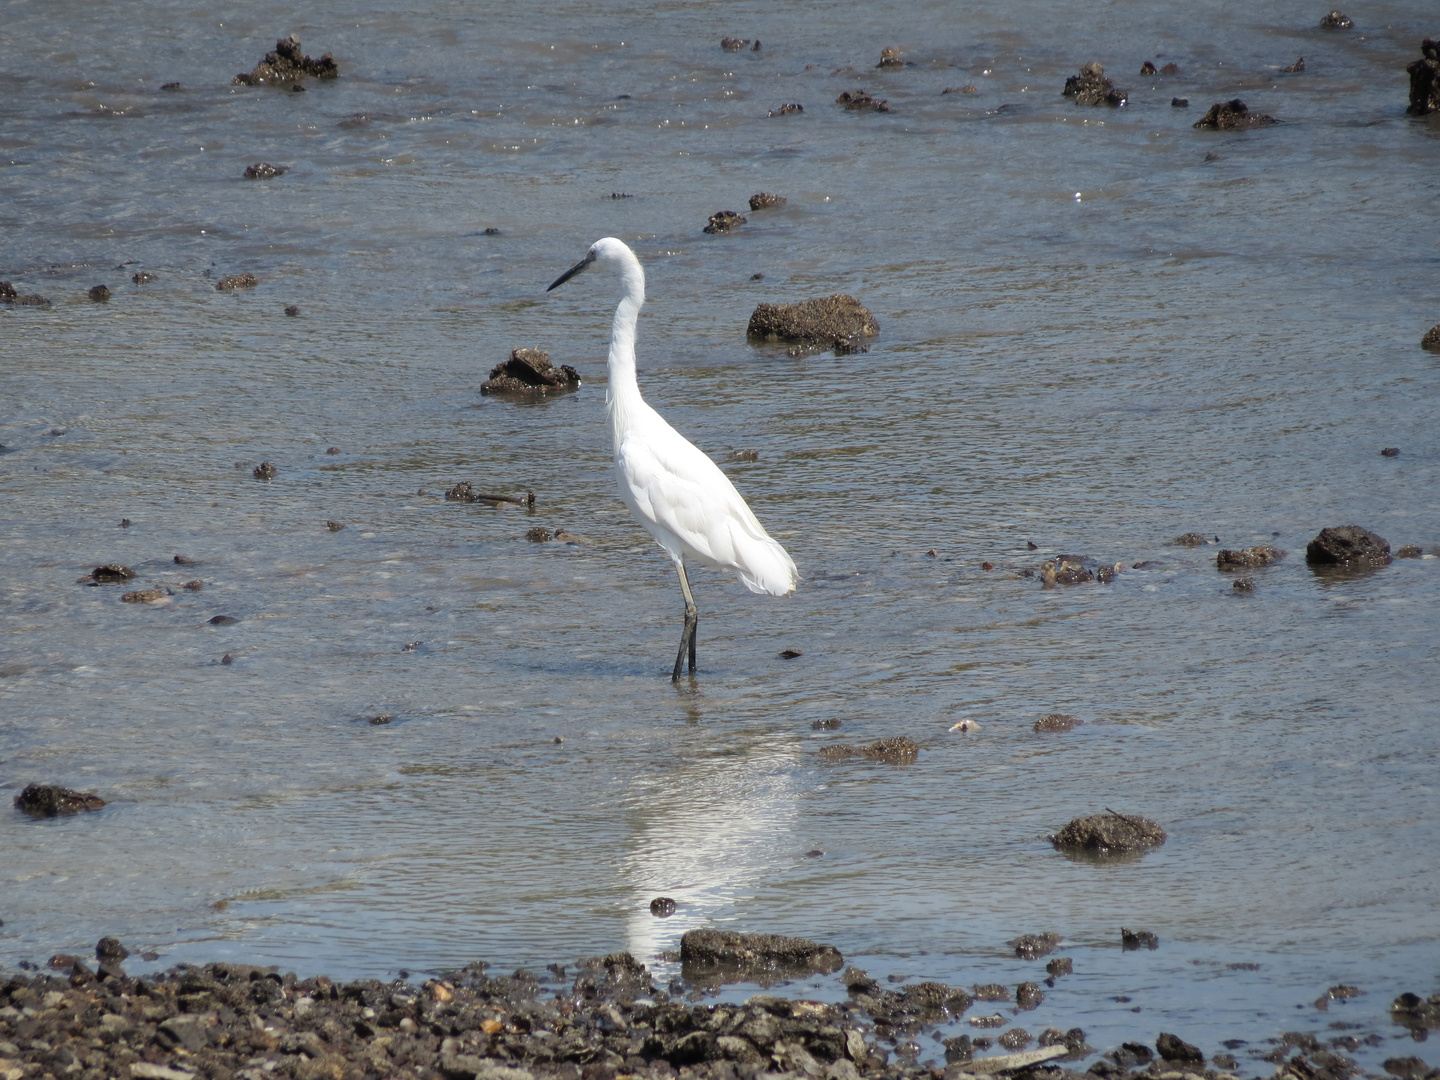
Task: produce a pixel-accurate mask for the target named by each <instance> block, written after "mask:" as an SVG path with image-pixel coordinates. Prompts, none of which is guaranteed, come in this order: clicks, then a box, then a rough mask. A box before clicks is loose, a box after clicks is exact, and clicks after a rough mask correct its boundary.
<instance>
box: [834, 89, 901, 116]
mask: <svg viewBox="0 0 1440 1080" xmlns="http://www.w3.org/2000/svg"><path fill="white" fill-rule="evenodd" d="M835 104H836V105H844V106H845V108H847V109H850V110H851V111H853V112H890V111H891V109H890V102H888V101H886V100H885V99H884V98H877V97H871V96H870V92H869V91H868V90H845V91H843V92H842V93H841V94H840V96H839V97H837V98H836V99H835Z"/></svg>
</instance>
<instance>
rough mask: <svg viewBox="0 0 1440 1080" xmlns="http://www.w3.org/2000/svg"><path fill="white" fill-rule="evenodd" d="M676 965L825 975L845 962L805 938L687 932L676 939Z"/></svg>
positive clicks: (828, 948) (832, 950)
mask: <svg viewBox="0 0 1440 1080" xmlns="http://www.w3.org/2000/svg"><path fill="white" fill-rule="evenodd" d="M680 963H681V964H682V965H684V967H686V968H688V969H691V970H702V971H703V970H707V969H715V968H724V969H730V970H733V971H736V972H764V971H811V972H816V973H818V974H821V975H829V974H830V973H831V972H835V971H839V970H840V968H841V967H843V966H844V963H845V959H844V957H842V956H841V955H840V950H839V949H837V948H835V947H834V946H833V945H818V944H816V943H815V942H813V941H810V940H808V939H806V938H797V937H781V936H779V935H776V934H737V933H735V932H734V931H730V930H690V931H687V932H686V933H685V934H684V935H683V936H682V937H681V938H680ZM687 978H688V976H687Z"/></svg>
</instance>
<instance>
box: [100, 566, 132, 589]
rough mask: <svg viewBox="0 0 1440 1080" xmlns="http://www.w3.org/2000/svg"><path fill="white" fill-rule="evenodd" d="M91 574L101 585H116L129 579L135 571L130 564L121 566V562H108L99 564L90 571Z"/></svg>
mask: <svg viewBox="0 0 1440 1080" xmlns="http://www.w3.org/2000/svg"><path fill="white" fill-rule="evenodd" d="M90 576H91V577H92V578H94V579H95V582H96V584H99V585H114V584H118V583H119V582H122V581H129V580H130V579H131V578H133V577H134V576H135V571H134V570H131V569H130V567H128V566H121V565H120V564H119V563H106V564H105V565H104V566H97V567H95V569H94V570H91V571H90Z"/></svg>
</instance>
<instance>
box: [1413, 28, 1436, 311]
mask: <svg viewBox="0 0 1440 1080" xmlns="http://www.w3.org/2000/svg"><path fill="white" fill-rule="evenodd" d="M1405 70H1406V71H1407V72H1409V74H1410V105H1409V107H1408V108H1406V110H1405V111H1406V112H1408V113H1409V114H1410V115H1411V116H1425V115H1427V114H1428V113H1432V112H1434V111H1435V110H1437V109H1440V40H1436V39H1434V38H1426V39H1425V40H1424V41H1422V42H1421V43H1420V59H1419V60H1416V61H1415V62H1414V63H1412V64H1411V65H1410V66H1409V67H1407V68H1406V69H1405ZM1434 332H1435V331H1433V330H1432V331H1431V333H1432V334H1433V333H1434ZM1426 336H1427V337H1428V336H1429V335H1426Z"/></svg>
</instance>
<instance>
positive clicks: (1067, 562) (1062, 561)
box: [1040, 555, 1095, 589]
mask: <svg viewBox="0 0 1440 1080" xmlns="http://www.w3.org/2000/svg"><path fill="white" fill-rule="evenodd" d="M1085 561H1086V560H1085V557H1084V556H1083V555H1056V556H1055V558H1053V559H1046V560H1045V562H1043V563H1042V564H1041V565H1040V586H1041V588H1045V589H1053V588H1055V586H1057V585H1081V584H1084V583H1085V582H1088V581H1094V580H1095V574H1094V572H1092V571H1091V570H1089V569H1088V568H1087V567H1086V566H1085Z"/></svg>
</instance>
